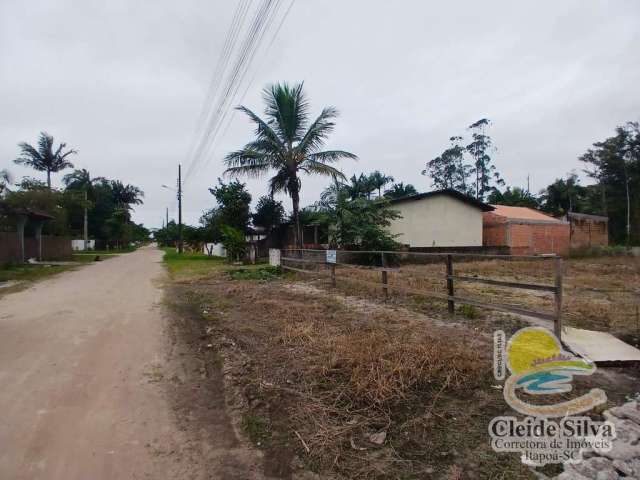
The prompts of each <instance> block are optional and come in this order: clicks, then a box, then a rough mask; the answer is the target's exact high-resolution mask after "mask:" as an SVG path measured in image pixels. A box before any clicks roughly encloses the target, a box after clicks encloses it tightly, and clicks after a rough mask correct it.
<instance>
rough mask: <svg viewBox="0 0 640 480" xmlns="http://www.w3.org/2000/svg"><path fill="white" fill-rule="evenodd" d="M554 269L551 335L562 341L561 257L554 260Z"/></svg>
mask: <svg viewBox="0 0 640 480" xmlns="http://www.w3.org/2000/svg"><path fill="white" fill-rule="evenodd" d="M554 268H555V287H556V291H555V301H556V312H555V313H556V318H555V321H554V325H553V333H555V335H556V337H558V340H559V341H562V257H556V258H555V259H554Z"/></svg>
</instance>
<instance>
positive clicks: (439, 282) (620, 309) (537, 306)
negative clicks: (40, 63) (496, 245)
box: [305, 257, 640, 344]
mask: <svg viewBox="0 0 640 480" xmlns="http://www.w3.org/2000/svg"><path fill="white" fill-rule="evenodd" d="M319 273H324V272H322V271H320V272H319ZM454 273H455V274H456V275H464V276H471V277H484V278H491V279H496V280H504V281H512V282H524V283H539V284H546V285H553V283H554V268H553V261H552V260H544V259H540V260H526V261H522V260H521V261H505V260H498V259H493V260H482V261H477V260H476V261H463V262H455V263H454ZM305 278H306V277H305ZM318 278H319V277H318ZM337 280H338V288H339V289H340V290H341V291H343V292H344V293H346V294H351V295H361V296H367V297H371V298H378V299H380V298H381V296H382V288H381V273H380V271H378V270H377V269H371V268H367V267H362V266H338V268H337ZM356 281H359V282H368V284H362V283H360V284H359V283H356ZM388 282H389V285H390V287H391V292H392V301H402V302H403V303H404V304H409V303H413V304H414V305H416V306H418V307H421V310H424V311H428V312H429V313H431V314H439V313H443V312H444V311H445V308H446V303H445V302H443V301H442V300H439V299H437V298H431V299H429V298H428V297H423V298H419V296H417V295H411V294H406V293H403V292H402V291H400V290H394V289H393V287H394V286H395V287H398V288H406V289H413V290H419V291H421V292H425V293H435V294H436V295H443V294H444V293H445V292H446V282H445V265H444V261H443V260H442V259H436V260H431V261H429V262H426V261H425V262H424V263H423V264H407V263H405V264H402V265H400V266H399V268H397V269H396V270H394V271H391V272H389V274H388ZM455 293H456V295H457V296H460V297H465V298H470V299H475V300H479V301H483V302H485V303H502V304H510V305H516V306H520V307H523V308H527V309H530V310H535V311H541V312H548V313H552V312H553V310H554V297H553V294H551V293H547V292H540V291H532V290H522V289H514V288H507V287H501V286H492V285H485V284H481V283H471V282H456V283H455ZM639 312H640V259H639V258H635V257H599V258H581V259H566V260H564V297H563V316H564V321H565V324H567V325H571V326H576V327H579V328H588V329H593V330H602V331H608V332H611V333H613V334H615V335H618V336H619V337H621V338H623V339H624V340H626V341H629V342H630V343H634V344H638V343H639V342H640V313H639ZM483 313H484V318H487V317H488V316H493V315H494V314H493V313H492V312H490V311H485V312H483Z"/></svg>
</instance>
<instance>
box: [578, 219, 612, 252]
mask: <svg viewBox="0 0 640 480" xmlns="http://www.w3.org/2000/svg"><path fill="white" fill-rule="evenodd" d="M607 245H609V232H608V231H607V222H605V221H602V220H595V219H590V218H571V248H572V249H580V248H589V247H606V246H607Z"/></svg>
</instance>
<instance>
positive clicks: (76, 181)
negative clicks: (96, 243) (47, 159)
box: [62, 168, 105, 251]
mask: <svg viewBox="0 0 640 480" xmlns="http://www.w3.org/2000/svg"><path fill="white" fill-rule="evenodd" d="M104 180H105V179H104V177H95V178H91V174H89V171H88V170H86V169H84V168H83V169H82V170H74V171H73V173H68V174H67V175H65V176H64V177H63V178H62V181H63V182H64V184H65V186H66V187H67V189H69V190H80V191H82V192H84V249H85V251H86V250H88V249H89V215H88V210H89V192H91V191H92V190H93V186H94V185H95V184H96V183H100V182H102V181H104Z"/></svg>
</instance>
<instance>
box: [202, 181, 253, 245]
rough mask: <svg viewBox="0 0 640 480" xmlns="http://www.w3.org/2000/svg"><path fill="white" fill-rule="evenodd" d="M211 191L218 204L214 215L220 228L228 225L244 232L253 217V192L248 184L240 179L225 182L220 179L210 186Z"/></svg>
mask: <svg viewBox="0 0 640 480" xmlns="http://www.w3.org/2000/svg"><path fill="white" fill-rule="evenodd" d="M209 192H211V194H212V195H213V196H214V197H215V199H216V202H217V204H218V206H217V208H216V210H215V212H216V214H215V215H213V216H212V218H213V219H214V220H215V222H216V224H217V225H218V228H219V227H221V226H222V225H228V226H230V227H233V228H235V229H237V230H240V231H241V232H242V233H243V234H244V232H245V231H246V230H247V226H248V225H249V219H250V218H251V217H250V216H251V213H250V204H251V194H250V193H249V192H248V191H247V188H246V185H245V184H244V183H241V182H239V181H238V180H234V181H232V182H230V183H223V182H222V180H221V179H218V185H217V186H215V187H213V188H210V189H209Z"/></svg>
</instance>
